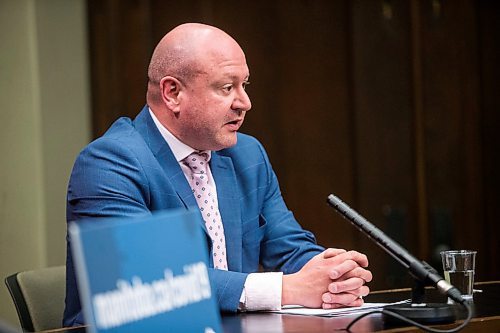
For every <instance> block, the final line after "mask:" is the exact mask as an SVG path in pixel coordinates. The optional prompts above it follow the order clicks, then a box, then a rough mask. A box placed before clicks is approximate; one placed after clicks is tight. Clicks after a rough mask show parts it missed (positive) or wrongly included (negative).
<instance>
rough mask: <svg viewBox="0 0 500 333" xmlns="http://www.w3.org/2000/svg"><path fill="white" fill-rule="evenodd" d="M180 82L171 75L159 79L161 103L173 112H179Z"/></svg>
mask: <svg viewBox="0 0 500 333" xmlns="http://www.w3.org/2000/svg"><path fill="white" fill-rule="evenodd" d="M181 90H182V83H181V82H180V81H179V80H178V79H176V78H175V77H173V76H165V77H164V78H162V79H161V80H160V93H161V98H162V100H163V103H165V105H167V106H168V108H169V109H170V110H172V111H174V113H177V112H179V103H180V98H179V97H180V96H179V95H180V93H181Z"/></svg>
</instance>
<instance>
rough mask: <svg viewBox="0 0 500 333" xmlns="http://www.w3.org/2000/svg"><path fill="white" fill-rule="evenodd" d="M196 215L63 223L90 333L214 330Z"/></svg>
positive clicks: (181, 212) (166, 214) (181, 213)
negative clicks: (67, 226) (65, 225)
mask: <svg viewBox="0 0 500 333" xmlns="http://www.w3.org/2000/svg"><path fill="white" fill-rule="evenodd" d="M200 221H201V217H200V216H199V213H198V212H196V211H186V210H173V211H169V212H164V213H160V214H156V215H152V216H147V217H141V218H132V219H130V218H128V219H120V218H115V219H98V220H88V221H85V220H82V221H78V222H76V223H75V222H72V223H70V225H69V234H70V237H71V245H72V253H73V257H74V260H75V266H76V267H75V268H76V272H77V282H78V288H79V291H80V299H81V301H82V306H83V313H84V316H85V320H86V322H87V323H88V324H89V330H90V331H91V332H99V333H101V332H134V333H136V332H201V333H211V332H221V328H220V327H221V326H220V314H219V310H218V307H217V304H216V302H215V300H214V297H213V296H212V291H211V287H210V281H209V278H208V269H207V262H208V254H207V250H206V240H205V236H204V234H203V231H202V227H201V224H200V223H202V222H200Z"/></svg>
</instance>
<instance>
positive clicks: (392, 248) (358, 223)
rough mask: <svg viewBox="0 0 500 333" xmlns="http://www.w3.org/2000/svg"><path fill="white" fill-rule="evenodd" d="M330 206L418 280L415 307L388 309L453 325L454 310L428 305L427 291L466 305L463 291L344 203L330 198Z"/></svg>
mask: <svg viewBox="0 0 500 333" xmlns="http://www.w3.org/2000/svg"><path fill="white" fill-rule="evenodd" d="M327 202H328V204H329V205H330V206H332V207H333V208H335V209H336V210H337V212H339V213H340V214H341V215H342V216H343V217H344V218H346V219H347V220H349V221H350V222H351V223H352V224H353V225H354V226H355V227H356V228H358V229H359V230H360V231H362V232H363V233H364V234H365V235H366V236H367V237H368V238H370V239H372V240H373V241H374V242H375V243H376V244H377V245H378V246H379V247H381V248H382V249H383V250H384V251H386V252H387V253H388V254H389V255H391V256H392V257H393V258H394V259H396V260H397V261H398V262H399V263H401V264H402V265H403V266H404V267H406V268H407V269H408V271H409V272H410V274H411V275H412V277H413V278H414V279H415V286H414V287H413V289H412V300H411V304H399V305H390V306H387V307H385V308H384V310H388V311H390V312H393V313H397V314H399V315H401V316H404V317H406V318H408V319H412V320H414V321H416V322H419V323H422V324H437V323H451V322H454V321H455V319H456V315H455V311H454V307H453V306H452V305H450V304H446V303H425V302H424V299H425V287H426V286H435V287H436V288H437V289H438V290H439V291H440V292H441V293H443V294H446V295H447V296H448V297H450V298H451V299H453V300H454V301H455V302H457V303H461V304H463V303H465V300H464V299H463V298H462V296H461V294H460V291H459V290H458V289H457V288H455V287H453V286H452V285H451V284H449V283H448V282H446V281H445V280H444V279H443V278H442V277H441V276H439V274H438V272H437V271H436V270H435V269H434V268H432V267H431V266H430V265H429V264H427V263H426V262H425V261H420V260H418V259H416V258H415V257H414V256H412V255H411V254H410V253H409V252H408V251H406V250H405V249H404V248H403V247H402V246H401V245H399V244H398V243H397V242H396V241H394V240H393V239H391V238H390V237H388V236H387V235H386V234H384V233H383V232H382V231H380V229H378V228H377V227H375V226H374V225H373V224H371V223H370V222H368V221H367V220H366V219H365V218H364V217H362V216H361V215H359V214H358V213H357V212H356V211H355V210H353V209H352V208H351V207H349V206H348V205H346V204H345V203H344V202H343V201H342V200H340V199H339V198H337V197H336V196H334V195H333V194H330V195H329V196H328V199H327Z"/></svg>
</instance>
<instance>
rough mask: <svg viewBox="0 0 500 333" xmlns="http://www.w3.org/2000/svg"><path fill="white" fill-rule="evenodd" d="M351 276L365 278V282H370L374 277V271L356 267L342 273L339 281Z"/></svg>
mask: <svg viewBox="0 0 500 333" xmlns="http://www.w3.org/2000/svg"><path fill="white" fill-rule="evenodd" d="M351 278H360V279H363V280H364V281H365V282H370V281H371V280H372V279H373V275H372V272H370V271H369V270H367V269H364V268H362V267H356V268H354V269H352V270H350V271H349V272H347V273H345V274H344V275H342V276H341V277H340V278H338V279H337V281H342V280H348V279H351Z"/></svg>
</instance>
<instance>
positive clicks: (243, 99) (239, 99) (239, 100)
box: [233, 88, 252, 111]
mask: <svg viewBox="0 0 500 333" xmlns="http://www.w3.org/2000/svg"><path fill="white" fill-rule="evenodd" d="M251 108H252V102H251V101H250V97H249V96H248V94H247V92H246V91H245V89H243V88H239V91H238V94H237V95H236V96H235V98H234V100H233V110H238V111H248V110H250V109H251Z"/></svg>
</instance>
